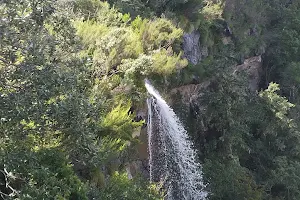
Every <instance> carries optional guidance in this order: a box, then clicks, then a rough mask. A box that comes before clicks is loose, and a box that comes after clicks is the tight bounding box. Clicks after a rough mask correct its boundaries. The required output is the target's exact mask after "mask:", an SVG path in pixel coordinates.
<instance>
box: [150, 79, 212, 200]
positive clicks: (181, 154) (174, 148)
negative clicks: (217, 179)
mask: <svg viewBox="0 0 300 200" xmlns="http://www.w3.org/2000/svg"><path fill="white" fill-rule="evenodd" d="M145 86H146V88H147V90H148V92H149V94H151V97H150V98H148V100H147V105H148V125H147V126H148V143H149V144H148V146H149V165H150V180H151V181H154V182H157V181H162V182H164V186H165V188H166V190H167V199H168V200H205V199H206V196H207V192H206V191H205V190H204V188H205V185H204V183H203V180H202V172H201V165H200V164H199V163H198V162H197V161H196V160H195V157H196V152H195V151H194V150H193V149H192V144H191V142H190V141H189V137H188V135H187V132H186V130H185V129H184V127H183V125H182V123H181V122H180V120H179V118H178V117H177V116H176V114H175V113H174V111H173V109H172V108H170V107H169V106H168V104H167V103H166V101H165V100H164V99H163V98H162V97H161V96H160V94H159V93H158V92H157V91H156V90H155V89H154V87H153V86H152V85H151V84H150V83H149V81H147V80H146V81H145Z"/></svg>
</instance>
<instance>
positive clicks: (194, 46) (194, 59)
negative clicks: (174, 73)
mask: <svg viewBox="0 0 300 200" xmlns="http://www.w3.org/2000/svg"><path fill="white" fill-rule="evenodd" d="M183 51H184V56H185V58H186V59H187V60H188V61H189V62H191V63H193V64H194V65H196V64H198V63H199V62H200V60H201V48H200V33H199V31H196V30H195V31H192V32H191V33H185V34H184V35H183Z"/></svg>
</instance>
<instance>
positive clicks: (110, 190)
mask: <svg viewBox="0 0 300 200" xmlns="http://www.w3.org/2000/svg"><path fill="white" fill-rule="evenodd" d="M97 199H107V200H110V199H115V200H117V199H128V200H162V198H161V196H160V194H159V192H158V189H157V188H156V186H155V185H150V186H147V185H145V183H143V181H142V179H140V178H136V180H135V181H134V182H133V181H132V180H129V179H128V178H127V174H126V173H121V174H119V173H115V174H114V175H113V176H112V177H111V181H110V182H109V184H108V185H106V187H105V188H104V189H103V190H101V191H100V192H99V193H98V194H97Z"/></svg>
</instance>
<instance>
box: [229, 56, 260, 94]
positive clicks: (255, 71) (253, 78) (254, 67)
mask: <svg viewBox="0 0 300 200" xmlns="http://www.w3.org/2000/svg"><path fill="white" fill-rule="evenodd" d="M241 72H246V73H247V75H248V83H249V89H250V91H252V92H256V91H257V90H259V84H260V81H261V77H262V73H263V70H262V59H261V56H260V55H259V56H254V57H251V58H248V59H245V61H244V63H243V64H241V65H238V66H236V67H234V74H236V75H238V74H239V73H241Z"/></svg>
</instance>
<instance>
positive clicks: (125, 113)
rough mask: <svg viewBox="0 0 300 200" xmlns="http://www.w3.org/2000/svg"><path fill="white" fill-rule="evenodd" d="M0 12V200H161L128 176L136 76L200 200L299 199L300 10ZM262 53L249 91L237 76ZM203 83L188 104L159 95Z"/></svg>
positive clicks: (7, 4) (119, 1) (18, 7)
mask: <svg viewBox="0 0 300 200" xmlns="http://www.w3.org/2000/svg"><path fill="white" fill-rule="evenodd" d="M0 3H1V4H0V16H1V18H0V49H1V50H0V133H1V138H0V199H1V198H2V199H72V200H73V199H109V200H110V199H128V200H138V199H140V200H145V199H151V200H152V199H163V189H161V188H160V186H159V184H158V185H156V184H154V183H153V184H152V183H151V184H150V183H149V182H148V181H147V179H146V178H145V177H143V176H135V177H134V178H133V179H128V177H127V174H126V171H125V166H126V165H127V164H128V163H130V162H131V160H132V159H133V155H134V154H135V152H136V146H137V145H138V144H140V141H139V140H138V138H136V137H134V134H133V133H134V132H136V131H139V130H140V129H141V127H142V126H143V125H144V123H145V121H144V120H137V119H136V113H135V110H138V109H139V108H143V107H144V106H145V105H144V104H145V99H146V97H147V94H146V91H145V88H144V86H143V83H144V79H145V78H146V77H147V78H149V79H151V80H152V81H153V83H154V84H156V85H159V86H160V87H159V89H160V90H161V92H162V93H164V95H165V96H166V97H167V98H168V99H171V101H170V102H173V106H174V108H176V111H177V113H178V115H179V116H180V117H181V119H182V121H183V122H184V123H185V125H186V127H187V129H188V130H189V133H190V135H191V138H192V139H193V140H194V142H195V147H196V148H197V150H198V153H199V160H200V161H201V163H202V166H203V173H204V179H205V181H206V182H207V183H208V186H207V190H208V192H209V197H208V198H209V199H211V200H221V199H222V200H240V199H251V200H259V199H266V200H271V199H272V200H281V199H288V200H298V199H300V192H299V191H300V129H299V127H298V126H299V124H300V118H299V114H298V112H299V111H300V107H299V106H300V97H299V95H298V94H299V92H300V88H299V86H298V85H299V83H300V78H299V77H300V74H299V72H300V60H299V59H300V58H299V52H300V42H299V41H300V27H299V22H300V1H298V0H268V1H265V0H173V1H169V0H147V1H146V0H132V1H124V0H109V1H107V2H103V1H100V0H72V1H59V0H57V1H55V0H8V1H7V0H2V1H0ZM193 30H198V31H199V32H200V44H201V46H202V47H206V48H207V50H208V55H206V56H203V58H202V60H201V62H200V63H199V64H197V65H192V64H190V63H188V61H187V60H186V59H185V58H183V52H182V51H183V50H182V36H183V34H184V32H190V31H193ZM224 39H226V41H227V42H224ZM258 55H260V56H261V57H262V60H263V63H262V73H261V74H260V78H261V81H260V84H259V88H258V89H257V91H256V92H253V91H251V90H249V88H248V80H247V79H248V77H247V75H246V74H243V73H240V75H238V76H237V75H236V74H235V73H233V66H236V65H239V64H241V63H243V61H244V60H245V59H247V58H249V57H252V56H258ZM203 82H209V83H210V84H209V86H208V87H207V88H205V89H204V90H203V91H201V92H200V93H199V94H197V95H196V96H197V98H195V99H193V102H188V103H187V104H184V103H182V102H181V99H180V98H179V96H178V95H176V97H174V96H172V95H171V94H170V92H169V91H170V90H171V89H173V88H178V87H180V86H183V85H190V84H199V83H200V84H201V83H203ZM133 108H135V109H133ZM199 111H201V112H199Z"/></svg>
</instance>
